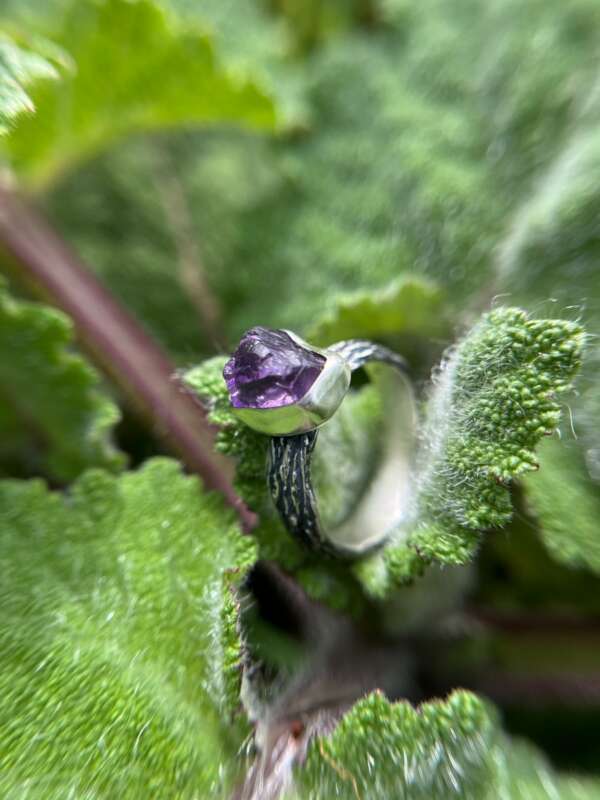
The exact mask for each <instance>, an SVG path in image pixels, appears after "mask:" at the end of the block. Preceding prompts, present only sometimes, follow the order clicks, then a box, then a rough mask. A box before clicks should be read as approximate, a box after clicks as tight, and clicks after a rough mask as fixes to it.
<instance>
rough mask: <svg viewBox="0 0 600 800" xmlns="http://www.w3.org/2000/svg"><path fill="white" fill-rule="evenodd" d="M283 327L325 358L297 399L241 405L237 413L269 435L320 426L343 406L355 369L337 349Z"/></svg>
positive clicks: (313, 428) (278, 434)
mask: <svg viewBox="0 0 600 800" xmlns="http://www.w3.org/2000/svg"><path fill="white" fill-rule="evenodd" d="M281 330H283V331H284V332H285V333H286V334H287V335H288V336H289V337H290V339H292V340H293V341H294V342H295V343H296V344H297V345H299V346H300V347H302V348H303V349H305V350H307V351H310V352H312V353H317V354H319V355H322V356H323V357H324V358H325V363H324V365H323V369H322V370H321V372H320V374H319V375H318V376H317V378H316V379H315V381H314V383H313V384H312V386H311V387H310V389H309V390H308V391H307V392H306V393H305V394H304V396H303V397H301V398H300V399H299V400H298V401H296V402H295V403H289V404H287V405H281V406H276V407H270V408H238V407H235V406H233V405H232V406H231V410H232V412H233V413H234V414H235V416H236V417H237V418H238V419H240V420H242V422H244V423H245V424H246V425H247V426H248V427H249V428H252V429H253V430H255V431H258V432H259V433H264V434H267V435H269V436H294V435H296V434H299V433H307V432H308V431H313V430H315V429H316V428H319V427H320V426H321V425H323V424H324V423H325V422H327V420H328V419H330V418H331V417H332V416H333V414H334V413H335V411H336V410H337V409H338V408H339V406H340V404H341V402H342V400H343V399H344V397H345V395H346V393H347V391H348V388H349V386H350V377H351V370H350V366H349V365H348V363H347V362H346V361H345V360H344V359H343V358H342V357H341V356H339V355H338V354H337V353H332V352H329V351H328V350H326V349H325V350H324V349H321V348H319V347H314V346H313V345H311V344H309V343H308V342H306V341H305V340H304V339H302V338H300V337H299V336H297V335H296V334H295V333H293V332H292V331H289V330H286V329H285V328H284V329H281Z"/></svg>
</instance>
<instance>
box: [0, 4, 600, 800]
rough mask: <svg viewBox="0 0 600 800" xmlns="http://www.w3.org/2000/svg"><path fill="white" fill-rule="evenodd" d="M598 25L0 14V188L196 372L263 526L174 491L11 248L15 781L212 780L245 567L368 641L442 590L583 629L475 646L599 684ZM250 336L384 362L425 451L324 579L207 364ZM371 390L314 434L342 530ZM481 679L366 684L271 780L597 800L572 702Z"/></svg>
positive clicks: (355, 790)
mask: <svg viewBox="0 0 600 800" xmlns="http://www.w3.org/2000/svg"><path fill="white" fill-rule="evenodd" d="M599 41H600V5H598V3H597V2H596V0H498V2H494V3H490V2H484V0H424V1H423V2H421V3H414V2H409V0H352V2H350V1H348V2H342V0H252V1H251V2H248V1H247V0H226V2H225V0H206V2H202V3H195V2H192V1H191V0H44V1H43V2H42V0H0V158H1V160H2V165H1V166H2V183H3V185H4V184H5V183H6V185H7V186H11V187H14V188H16V189H17V190H18V191H19V192H20V193H21V194H22V195H23V196H24V197H26V198H27V200H28V201H30V202H32V203H35V204H37V205H38V206H39V207H40V208H41V209H43V211H44V213H45V214H46V215H47V217H48V218H49V219H50V220H51V222H52V224H53V225H54V226H55V227H56V229H57V230H58V231H59V232H60V234H61V235H62V236H63V237H64V239H65V240H66V241H67V242H68V243H69V244H70V245H71V246H72V247H73V248H75V250H76V251H77V252H78V253H79V254H80V255H81V256H82V258H83V260H84V262H85V263H86V264H87V266H88V267H89V269H90V270H92V271H93V272H94V273H95V274H96V276H97V277H98V278H99V279H100V280H101V281H102V282H103V283H104V285H105V286H106V287H108V289H109V290H110V291H111V292H112V293H113V294H114V296H115V297H116V298H118V299H119V300H120V301H121V302H122V303H123V304H124V305H125V306H126V307H127V308H128V309H129V310H130V312H131V313H132V314H133V315H134V316H135V317H136V319H137V320H138V321H139V323H140V324H141V325H142V326H143V328H144V329H145V330H146V331H147V332H148V333H149V334H151V335H152V336H153V337H154V338H155V339H156V340H157V341H158V342H159V344H160V345H161V346H162V347H164V349H165V350H166V351H167V352H168V353H169V355H170V356H171V357H172V359H173V362H174V364H175V366H176V367H177V368H178V369H180V370H181V371H182V372H185V375H186V381H187V383H188V385H189V386H190V387H192V389H193V390H194V391H196V392H197V393H198V394H199V395H200V396H201V397H202V398H203V400H204V401H205V402H206V403H207V404H208V406H209V407H210V415H211V419H212V421H213V422H215V423H216V424H217V425H219V426H220V433H219V435H218V438H217V447H218V449H219V450H220V451H221V452H224V453H226V454H227V455H228V456H231V457H233V458H234V459H235V461H236V464H237V472H236V486H237V489H238V491H239V493H240V494H241V496H242V497H243V498H244V499H245V500H246V501H247V502H248V504H249V505H250V506H251V507H252V508H253V509H254V510H256V511H257V512H259V514H260V524H259V526H258V527H257V529H256V530H255V532H254V534H253V537H252V538H250V537H247V536H244V535H242V534H241V533H240V531H239V529H238V527H237V525H236V523H235V519H234V515H233V513H232V512H230V511H229V510H227V509H226V508H225V506H224V505H223V503H222V502H221V500H220V499H219V498H218V496H216V495H215V494H214V493H209V492H207V491H206V490H205V489H204V488H203V487H202V486H201V485H200V482H199V481H198V479H197V478H194V477H189V476H188V477H184V476H183V475H182V473H181V469H180V466H179V465H178V464H176V463H175V462H174V460H172V459H170V458H166V457H165V455H166V454H165V452H164V446H163V445H162V444H161V443H160V441H159V440H157V438H156V437H155V435H154V433H153V431H152V430H150V429H149V428H148V427H147V426H145V425H144V424H143V423H141V422H140V421H139V420H137V419H136V417H135V413H134V411H133V410H132V409H131V408H130V407H129V406H128V405H127V403H126V402H125V401H124V399H123V398H122V397H121V396H120V394H119V393H118V392H117V391H116V390H115V388H114V386H112V385H111V383H110V381H109V380H108V378H105V377H104V376H103V375H102V373H101V371H100V369H99V368H98V366H94V365H93V364H92V362H91V361H90V359H89V357H88V356H86V355H85V354H83V353H82V352H80V350H79V348H78V345H77V338H76V334H77V332H76V331H75V330H74V328H73V323H72V322H71V320H69V319H68V318H67V317H66V316H65V315H64V314H63V313H62V312H60V311H58V310H56V309H54V308H53V307H52V306H51V303H50V304H43V303H41V302H40V300H39V298H37V297H35V296H33V295H32V293H31V290H30V287H28V286H27V285H26V284H25V282H23V280H22V274H21V272H20V269H19V265H18V264H15V263H14V262H13V261H12V259H10V258H9V257H8V255H6V254H4V253H0V265H1V266H2V269H3V272H6V276H7V277H6V283H3V286H2V289H1V296H0V433H1V440H0V476H1V477H2V481H1V482H0V642H1V643H2V648H1V650H2V653H3V656H2V663H1V665H0V790H1V791H0V794H1V795H2V797H3V798H4V797H5V798H7V799H9V800H21V798H34V800H35V799H36V798H56V799H57V800H62V799H63V798H65V799H66V798H77V800H80V799H81V800H83V798H85V799H86V800H87V799H88V798H89V799H90V800H91V799H92V798H94V800H96V799H98V800H100V798H109V797H115V796H122V797H123V798H126V799H127V800H129V798H134V799H135V798H142V797H157V798H161V799H162V798H164V799H165V800H169V799H170V798H181V799H182V800H184V799H185V800H188V799H189V800H192V798H200V797H202V798H204V797H215V798H217V797H230V796H231V794H232V791H233V789H234V787H235V786H236V785H237V784H238V783H239V781H240V776H241V775H242V774H243V773H244V771H245V769H247V767H248V764H249V763H250V762H251V759H252V747H251V745H250V744H249V742H250V741H251V731H250V727H249V725H248V721H247V719H246V716H245V713H244V711H243V709H242V705H241V700H240V683H239V682H240V659H241V655H242V642H241V641H240V638H239V619H238V610H239V609H238V606H237V602H238V598H239V594H238V592H239V587H240V585H241V583H242V580H243V577H244V575H245V573H246V571H247V570H248V568H249V567H250V566H251V565H252V563H253V562H254V561H255V560H256V558H257V557H260V558H262V559H271V560H275V561H277V562H278V563H279V564H280V565H281V566H282V567H283V568H284V569H285V570H287V571H288V572H289V573H290V574H292V575H293V576H294V578H295V580H296V581H297V582H298V583H299V584H300V585H301V586H302V587H303V589H304V590H305V591H306V592H307V593H308V595H309V596H310V597H311V598H313V599H316V600H319V601H321V602H323V603H324V604H325V605H326V606H328V607H329V608H333V609H336V610H338V611H343V612H344V613H347V614H350V615H351V616H352V617H353V618H354V619H357V620H359V621H361V623H362V624H364V623H365V621H371V622H372V620H373V619H374V618H376V619H377V620H378V622H377V625H381V627H383V628H385V630H386V631H387V632H388V633H389V632H390V631H394V632H395V633H397V632H398V630H405V629H409V628H410V629H411V630H414V629H416V630H419V631H421V632H423V631H425V632H426V631H427V629H428V627H432V626H433V624H434V621H435V619H436V617H440V616H442V615H444V614H446V613H448V614H451V613H453V612H455V611H460V609H461V608H462V607H463V606H464V605H465V604H467V605H475V606H477V607H480V608H485V609H486V610H491V611H493V612H494V613H497V614H502V613H508V614H513V615H517V616H519V615H520V618H524V617H528V616H529V615H532V614H533V615H535V614H544V615H547V616H548V615H549V616H553V617H554V618H557V619H569V620H572V619H575V620H576V621H577V624H576V625H575V626H573V627H572V629H571V631H570V633H568V635H567V638H566V639H564V638H561V637H563V636H564V635H566V634H564V632H562V633H561V632H560V631H558V632H556V631H552V630H551V631H547V632H546V633H545V634H544V635H543V636H535V637H533V640H532V641H531V642H525V640H524V639H523V638H518V637H517V638H514V637H513V638H511V636H510V635H509V634H503V633H498V634H493V633H492V634H489V635H488V637H487V638H486V637H485V636H483V637H479V635H478V632H477V631H474V632H472V638H473V640H474V641H476V642H479V645H480V646H481V647H484V648H486V649H487V651H491V652H493V653H494V654H495V657H496V659H497V661H498V663H500V664H502V665H503V668H504V670H505V672H506V673H510V672H511V671H512V672H514V674H515V675H523V674H525V675H528V676H535V677H537V678H539V679H540V681H541V682H542V683H543V681H544V679H545V678H550V677H552V676H553V675H554V674H555V673H556V672H557V671H561V670H562V672H563V673H564V674H568V675H574V676H575V677H576V678H577V679H578V680H580V681H582V682H583V683H585V681H589V682H590V683H591V684H593V682H594V680H596V681H597V680H598V675H599V674H600V648H599V646H598V632H597V630H596V629H595V628H594V625H595V624H596V621H597V619H598V614H600V601H599V600H598V597H600V592H599V590H600V580H599V576H600V544H599V541H600V538H599V523H600V494H599V489H598V481H599V480H600V425H599V423H598V418H599V414H600V399H599V398H600V378H599V377H598V375H599V373H598V364H599V353H598V335H599V334H600V267H599V265H598V255H599V254H600V245H599V241H600V240H599V238H598V219H599V214H600V134H599V133H598V131H599V128H598V122H599V121H600V93H599V92H598V79H599V76H598V42H599ZM519 308H520V309H523V310H519ZM490 309H491V311H490ZM255 324H263V325H270V326H283V327H289V328H292V329H294V330H296V331H297V332H298V333H300V334H301V335H304V336H306V337H307V338H308V339H309V340H310V341H313V342H315V343H316V344H320V345H326V344H329V343H331V342H333V341H336V340H338V339H341V338H350V337H353V336H358V337H369V338H374V339H377V340H379V341H382V342H384V343H386V344H388V345H389V346H392V347H394V348H397V349H398V350H400V351H401V352H402V353H404V354H405V356H406V357H407V359H408V361H409V363H410V365H411V369H412V371H413V374H414V375H415V387H416V390H417V402H418V405H419V409H420V412H421V414H422V419H423V421H424V422H423V429H424V431H425V435H424V440H425V444H422V447H423V450H424V452H425V456H427V455H428V453H429V450H427V447H429V448H430V451H431V453H433V456H431V457H430V458H428V460H427V469H424V470H423V476H424V477H423V479H422V480H421V478H419V481H418V498H417V512H416V514H417V524H416V525H415V526H414V529H413V530H412V531H411V532H410V536H409V537H408V539H406V540H404V539H403V540H402V541H400V539H396V540H395V541H394V542H393V543H392V546H390V547H388V548H387V549H386V550H384V551H381V552H380V553H378V554H376V555H375V556H374V557H372V558H369V559H364V560H362V561H361V562H359V563H358V564H355V565H353V566H351V567H349V566H346V565H341V564H335V563H333V564H332V563H329V562H327V561H323V560H322V559H319V558H317V557H315V556H313V555H309V554H306V553H305V552H304V551H303V550H302V549H301V548H300V547H299V546H298V545H297V544H295V543H294V542H292V541H289V540H288V539H287V538H286V534H285V532H284V531H283V530H282V528H281V526H280V525H279V523H278V522H277V520H276V519H275V518H274V516H273V513H272V511H271V509H270V508H269V505H268V502H267V499H266V497H265V488H264V484H263V478H262V475H263V472H262V471H263V465H264V457H265V441H264V439H262V438H261V437H259V436H255V435H253V434H251V433H249V432H248V431H245V430H243V429H242V428H241V427H240V426H239V424H237V423H236V421H235V419H234V418H233V417H232V415H231V413H230V412H229V409H228V404H227V398H226V395H225V390H224V386H223V382H222V380H221V377H220V370H221V369H222V365H223V357H224V353H226V352H229V351H230V350H231V348H232V347H233V346H234V345H235V342H236V341H237V339H238V338H239V336H240V335H241V334H242V332H243V331H244V330H245V329H246V328H248V327H250V326H252V325H255ZM583 329H585V332H586V333H585V336H584V334H583V333H582V330H583ZM450 347H452V348H453V349H452V350H451V351H449V350H448V348H450ZM582 350H584V351H585V354H584V357H583V363H581V362H582ZM444 353H445V354H446V355H445V356H444ZM442 358H443V359H444V361H443V363H444V367H443V368H442V369H441V371H439V367H438V365H439V364H440V362H441V360H442ZM580 367H581V369H580ZM579 369H580V372H579V376H578V377H577V380H576V383H575V390H573V387H572V384H573V380H574V379H575V374H576V373H577V372H578V370H579ZM432 373H433V374H434V376H437V377H436V380H434V381H433V383H432V382H430V376H431V375H432ZM548 392H552V397H549V396H548ZM381 401H382V397H381V396H380V394H379V388H378V384H377V380H375V379H373V382H372V384H371V385H368V386H365V387H363V388H361V389H360V390H358V391H357V392H356V393H355V395H354V396H353V397H352V398H351V399H349V401H348V403H347V404H345V405H344V411H343V414H340V416H339V418H338V419H336V422H335V426H333V425H332V426H331V427H330V428H329V429H327V430H324V431H323V437H322V438H323V441H325V442H326V444H327V447H323V446H322V447H321V451H322V452H321V456H320V459H321V460H320V462H319V463H318V465H317V468H318V470H319V474H320V476H321V482H320V483H321V486H322V492H323V498H322V502H324V503H325V504H326V505H327V506H328V508H330V509H332V512H331V513H332V514H335V513H337V514H338V515H339V516H343V515H344V513H345V511H347V509H348V507H349V505H350V503H351V497H350V495H351V492H349V491H348V488H347V487H348V486H352V487H361V486H364V485H365V484H366V483H367V482H368V480H369V477H370V474H371V471H372V464H373V463H374V460H375V459H376V456H377V453H376V452H375V449H374V445H373V440H374V439H375V438H376V436H375V434H376V433H377V431H378V430H379V426H380V423H381V408H382V402H381ZM557 428H558V433H557V432H556V429H557ZM507 431H508V432H509V433H507ZM515 431H516V433H515ZM545 434H550V435H549V436H547V437H546V438H545V439H544V441H543V442H542V444H541V445H540V446H539V447H538V444H539V441H540V439H541V437H542V436H543V435H545ZM357 452H358V453H360V454H361V458H360V459H358V458H357V457H356V453H357ZM340 465H341V466H342V467H343V469H344V473H343V474H344V487H343V488H345V492H344V491H341V490H340V481H339V478H338V477H337V475H338V473H337V472H336V469H339V467H340ZM494 527H496V528H498V527H499V528H502V530H501V531H495V532H493V533H490V532H487V533H485V535H482V532H485V531H487V530H488V529H489V528H494ZM467 563H470V564H471V566H467V567H465V566H463V565H465V564H467ZM440 564H441V565H446V567H444V568H442V567H440ZM461 569H462V570H463V571H462V572H461V571H460V570H461ZM452 570H455V572H453V571H452ZM467 571H468V580H467V579H465V580H463V579H462V578H460V579H454V578H453V577H452V576H453V575H463V576H464V575H466V574H467ZM432 575H433V576H434V579H435V580H437V581H438V582H437V583H430V582H429V581H430V580H433V579H432V578H431V576H432ZM436 575H437V576H438V577H437V578H435V576H436ZM432 587H433V588H432ZM590 631H591V633H590ZM480 639H483V640H485V641H484V643H483V644H482V643H481V641H480ZM461 685H462V684H461V683H460V681H459V682H457V684H456V686H457V687H460V686H461ZM484 694H485V692H482V696H481V697H480V696H478V695H476V694H474V693H471V692H467V691H463V690H459V691H456V692H455V693H453V694H450V695H449V696H448V697H447V698H445V699H444V698H440V699H430V700H428V701H427V702H426V703H425V704H424V705H422V706H420V707H419V710H418V711H415V710H414V708H413V707H412V706H410V705H409V704H408V703H407V702H404V701H402V702H399V703H391V702H389V701H388V700H387V699H385V698H384V697H383V696H380V695H377V694H371V695H369V696H368V697H366V698H365V699H363V700H361V701H360V702H359V703H358V704H357V705H356V706H354V707H353V708H352V710H351V711H350V712H349V713H348V714H347V715H346V716H345V717H344V718H343V720H342V722H341V724H340V725H339V726H338V727H337V728H336V730H335V731H334V732H333V734H332V735H330V736H323V737H321V738H317V739H316V740H315V741H313V742H312V744H311V745H310V746H309V750H308V754H307V758H306V761H305V764H304V766H302V767H299V768H298V769H297V770H296V772H295V773H294V775H295V778H294V782H293V785H292V786H291V787H290V788H289V796H290V797H298V798H323V799H324V800H325V798H327V800H329V798H331V797H340V798H342V797H348V798H353V797H357V796H358V797H362V798H379V797H381V798H391V797H399V798H400V797H401V798H407V800H411V799H412V798H415V799H416V798H419V800H420V798H434V799H435V798H438V797H439V798H442V797H443V798H447V797H448V796H456V797H465V798H474V799H475V798H476V799H477V800H479V798H481V800H484V798H485V799H486V800H487V798H490V799H491V798H499V797H507V798H532V799H536V798H540V799H541V798H547V797H552V798H554V797H558V798H565V799H566V800H570V799H571V798H573V799H574V800H575V799H576V798H577V799H578V798H582V799H583V798H594V797H600V772H599V765H600V735H599V734H598V731H599V730H600V701H598V698H597V697H596V699H595V703H594V702H591V703H590V702H588V701H587V700H586V699H585V698H584V699H583V700H581V699H580V700H579V701H578V702H577V701H576V702H574V704H573V706H572V707H568V708H562V707H560V704H558V703H556V702H554V701H552V699H550V700H547V701H546V702H545V703H544V704H542V705H540V704H537V705H536V704H535V703H534V704H532V705H530V706H527V704H525V707H524V708H520V707H519V704H518V703H517V704H515V703H514V702H513V703H510V702H507V703H506V704H505V705H503V704H502V703H501V702H500V703H499V704H498V707H495V706H494V705H493V704H492V703H491V702H489V701H488V700H487V699H485V698H484V697H483V695H484ZM374 765H375V766H374Z"/></svg>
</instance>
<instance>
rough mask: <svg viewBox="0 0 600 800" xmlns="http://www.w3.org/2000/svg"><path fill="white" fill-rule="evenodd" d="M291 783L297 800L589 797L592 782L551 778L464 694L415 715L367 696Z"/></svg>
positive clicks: (532, 755) (540, 761)
mask: <svg viewBox="0 0 600 800" xmlns="http://www.w3.org/2000/svg"><path fill="white" fill-rule="evenodd" d="M296 782H297V786H296V790H295V794H294V793H292V796H293V797H295V798H297V799H298V800H304V798H306V799H307V800H308V798H310V800H328V798H330V797H337V798H340V800H361V799H362V798H369V800H388V799H389V798H391V797H394V798H402V800H447V798H449V797H457V798H464V799H465V800H495V799H496V798H498V797H504V798H507V800H524V798H527V799H528V800H537V798H539V800H542V798H548V797H550V796H552V797H557V798H558V797H560V798H561V799H564V800H567V798H576V797H581V798H582V800H583V798H592V797H594V796H595V795H594V793H593V791H594V786H595V784H593V782H590V784H589V787H586V785H585V784H584V783H583V782H578V781H577V780H575V779H569V778H557V776H556V775H554V774H553V773H552V771H551V770H550V769H549V768H548V766H547V765H546V764H545V762H544V761H543V759H542V758H541V757H540V755H539V754H538V753H536V752H535V751H534V750H533V748H529V747H526V746H524V745H522V744H520V743H513V742H510V741H509V740H508V739H507V738H506V737H505V736H504V735H503V734H502V733H501V732H500V730H499V727H498V723H497V720H496V718H495V715H494V713H493V712H492V709H491V708H490V707H488V706H486V705H485V703H483V702H482V701H481V700H480V699H479V698H477V697H476V696H475V695H473V694H471V693H469V692H465V691H455V692H453V693H452V695H450V697H449V698H448V699H447V700H445V701H432V702H427V703H423V704H422V705H420V706H419V708H418V709H415V708H413V707H412V706H411V705H410V704H409V703H406V702H399V703H390V702H388V700H386V699H385V697H383V695H381V694H377V693H375V694H371V695H369V696H368V697H366V698H365V699H364V700H361V701H359V702H358V703H357V704H356V705H355V706H354V707H353V708H352V710H351V711H350V712H348V713H347V714H346V716H345V717H343V718H342V720H341V722H340V723H339V725H338V726H337V727H336V728H335V730H334V731H333V733H332V734H331V735H329V736H325V737H321V738H320V739H318V740H317V741H316V742H313V744H312V745H311V747H310V750H309V754H308V758H307V762H306V765H305V766H304V767H303V768H302V769H298V770H297V773H296ZM551 792H552V794H551Z"/></svg>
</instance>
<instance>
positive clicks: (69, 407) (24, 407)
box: [0, 289, 124, 481]
mask: <svg viewBox="0 0 600 800" xmlns="http://www.w3.org/2000/svg"><path fill="white" fill-rule="evenodd" d="M72 340H73V329H72V325H71V322H70V320H69V319H68V318H67V317H66V316H65V315H64V314H63V313H62V312H60V311H57V310H56V309H53V308H50V307H48V306H44V305H41V304H38V303H30V302H27V301H23V300H16V299H13V298H11V297H10V295H9V294H8V292H7V291H6V290H4V289H0V384H1V389H0V433H1V437H0V438H1V442H2V443H1V445H0V463H1V464H2V469H3V470H5V471H9V472H10V471H11V470H12V469H16V470H17V471H18V472H19V473H21V472H24V473H25V474H31V473H35V472H42V473H44V474H47V475H49V476H51V477H52V478H54V479H57V480H60V481H66V480H70V479H72V478H74V477H75V476H77V475H78V474H79V473H80V472H81V471H82V470H83V469H85V468H86V467H88V466H103V467H108V468H110V469H118V468H120V467H122V466H123V462H124V458H123V456H122V454H120V453H119V452H117V450H116V449H115V448H114V446H113V444H112V442H111V429H112V428H113V426H114V425H115V424H116V423H117V422H118V420H119V410H118V408H117V406H116V405H115V404H114V402H113V401H112V400H111V399H110V398H109V397H108V396H107V395H106V394H105V393H104V392H103V391H102V388H101V384H100V379H99V376H98V374H97V373H96V371H95V370H94V369H93V368H92V367H91V366H90V365H89V364H88V363H87V361H85V360H84V359H83V358H82V356H80V355H77V354H76V353H75V352H72V351H71V346H72Z"/></svg>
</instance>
